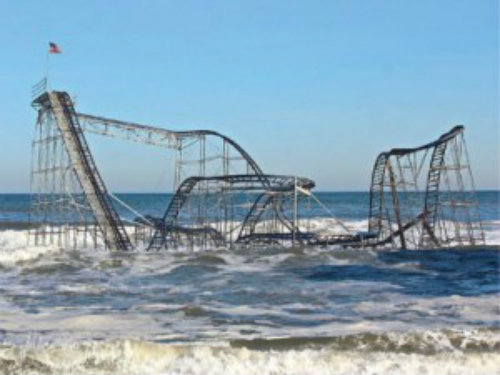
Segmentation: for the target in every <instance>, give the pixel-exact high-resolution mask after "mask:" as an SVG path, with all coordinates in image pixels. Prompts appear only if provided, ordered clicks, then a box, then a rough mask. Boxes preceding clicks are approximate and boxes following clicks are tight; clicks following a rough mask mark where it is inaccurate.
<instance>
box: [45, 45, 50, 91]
mask: <svg viewBox="0 0 500 375" xmlns="http://www.w3.org/2000/svg"><path fill="white" fill-rule="evenodd" d="M49 55H50V53H49V51H47V53H46V55H45V82H46V85H47V89H48V86H49Z"/></svg>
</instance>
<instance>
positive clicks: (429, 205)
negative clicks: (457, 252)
mask: <svg viewBox="0 0 500 375" xmlns="http://www.w3.org/2000/svg"><path fill="white" fill-rule="evenodd" d="M463 131H464V127H463V126H461V125H459V126H455V127H454V128H452V129H451V130H450V131H448V132H447V133H444V134H443V135H441V136H440V137H439V138H438V139H437V140H435V141H433V142H430V143H427V144H425V145H422V146H419V147H415V148H394V149H391V150H390V151H387V152H382V153H380V154H379V156H378V157H377V159H376V161H375V164H374V167H373V171H372V178H371V185H370V214H369V232H370V233H372V234H374V235H377V237H378V241H377V243H376V245H379V244H386V243H388V242H389V241H391V240H393V239H394V238H395V237H397V236H399V238H400V239H401V245H402V246H403V248H404V247H405V238H404V232H405V231H406V230H408V229H409V228H411V227H412V226H414V225H416V224H418V223H419V222H421V221H423V227H424V229H425V232H426V233H427V235H426V238H429V239H430V240H431V241H432V242H433V243H434V244H435V245H438V244H439V241H438V239H437V237H436V236H435V233H434V229H435V224H436V217H437V212H438V207H439V204H440V200H439V189H440V182H441V171H442V169H443V164H444V157H445V153H446V149H447V146H448V144H449V142H450V141H451V140H453V139H454V138H455V137H457V136H458V135H459V134H461V133H462V132H463ZM426 150H432V156H431V159H430V165H429V170H428V175H427V181H426V189H425V198H424V207H423V210H422V212H421V213H420V214H418V215H417V216H416V217H415V219H414V220H411V221H410V222H408V223H406V224H402V223H401V220H400V214H399V204H398V198H397V197H398V192H397V181H395V176H394V172H393V169H392V167H391V163H390V158H391V157H392V156H396V157H402V156H406V155H410V154H415V153H417V152H419V151H426ZM388 183H389V185H390V186H391V194H392V197H393V209H394V211H395V212H394V214H395V215H394V219H395V220H394V221H396V223H395V224H397V227H398V229H397V230H396V231H393V230H392V228H391V226H392V223H391V218H390V214H389V213H386V212H384V211H387V207H386V206H385V202H384V186H387V184H388ZM384 223H385V226H386V227H384ZM384 230H387V231H390V232H392V233H390V234H388V235H387V234H386V237H385V238H381V236H382V235H383V233H382V232H383V231H384ZM396 235H397V236H396Z"/></svg>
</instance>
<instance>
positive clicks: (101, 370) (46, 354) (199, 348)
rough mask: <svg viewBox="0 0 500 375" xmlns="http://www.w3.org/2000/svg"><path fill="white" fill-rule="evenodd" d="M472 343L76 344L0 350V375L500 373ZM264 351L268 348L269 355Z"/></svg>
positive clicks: (491, 357)
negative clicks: (28, 374)
mask: <svg viewBox="0 0 500 375" xmlns="http://www.w3.org/2000/svg"><path fill="white" fill-rule="evenodd" d="M467 335H468V334H467V333H465V336H467ZM478 335H479V336H480V335H481V334H480V333H478V332H471V333H469V336H471V337H469V342H468V344H467V343H465V344H464V345H469V346H472V348H474V346H473V345H472V344H471V343H470V342H471V340H473V337H474V338H475V339H476V340H479V342H476V344H477V345H479V346H481V345H482V346H485V347H488V345H490V346H489V348H490V349H489V350H483V351H482V352H479V351H476V350H474V349H472V350H460V347H459V345H460V344H463V342H464V341H467V339H466V338H460V339H459V342H458V344H457V342H455V343H452V342H450V341H449V340H450V339H452V340H453V338H452V337H451V338H450V337H448V336H447V335H445V334H443V333H439V332H436V333H432V332H429V333H427V334H425V335H420V336H416V337H415V336H412V335H408V334H406V335H402V336H399V335H398V334H397V333H394V334H393V335H392V336H391V337H388V336H384V337H381V338H380V340H382V341H384V340H385V341H387V345H390V346H391V347H392V348H393V350H392V351H391V350H383V349H384V346H383V345H382V346H380V349H381V350H377V345H378V343H375V344H373V343H372V342H371V341H370V340H371V337H366V338H360V340H359V342H358V341H356V340H357V338H356V337H354V338H352V339H349V338H347V340H340V342H339V343H338V344H336V341H335V340H334V341H333V342H332V343H331V344H325V345H320V346H317V345H313V344H311V345H307V344H306V345H305V346H304V345H302V346H299V347H294V344H293V341H294V340H293V339H291V341H290V344H289V345H291V348H288V347H286V346H285V347H281V348H280V347H279V346H278V347H277V348H275V349H273V344H272V342H271V343H266V342H264V343H263V344H264V347H263V348H260V349H259V348H253V349H252V348H248V347H245V345H243V346H241V345H239V346H237V347H234V346H230V345H228V343H226V344H223V345H220V344H219V345H213V344H195V345H172V344H170V345H169V344H156V343H150V342H143V341H132V340H124V341H108V342H82V343H74V344H69V345H64V346H58V345H51V346H35V347H30V346H27V347H12V346H4V347H2V348H0V371H2V372H4V373H38V374H45V373H47V374H48V373H68V374H69V373H70V374H115V375H116V374H124V375H125V374H177V375H182V374H192V375H196V374H205V375H206V374H242V375H243V374H245V375H252V374H256V375H257V374H258V375H265V374H273V375H279V374H303V375H306V374H325V375H327V374H350V375H351V374H359V375H362V374H370V375H375V374H381V375H382V374H383V375H391V374H398V375H405V374H419V375H421V374H433V375H440V374H455V375H459V374H464V375H476V374H477V375H479V374H481V375H483V374H484V375H490V374H495V373H497V371H498V368H500V357H499V356H498V354H497V353H496V352H495V349H496V348H498V334H497V335H496V336H495V337H479V338H478ZM462 336H463V335H462ZM483 336H484V335H483ZM493 336H494V335H493ZM289 340H290V339H289ZM363 340H367V341H363ZM408 340H410V341H408ZM415 340H417V342H415ZM418 340H420V341H418ZM455 340H456V338H455ZM488 340H493V342H491V341H488ZM350 341H352V342H354V343H355V344H354V346H353V347H345V348H344V349H343V348H342V347H341V346H342V345H344V344H345V343H346V342H350ZM375 341H376V339H375ZM268 344H269V345H270V346H271V347H270V348H267V346H269V345H268ZM339 345H340V348H339ZM370 345H372V346H370ZM457 345H458V347H457ZM394 348H395V350H394ZM428 348H432V349H431V351H430V352H426V350H427V349H428ZM372 349H375V350H372ZM413 349H415V350H413ZM436 349H438V350H436Z"/></svg>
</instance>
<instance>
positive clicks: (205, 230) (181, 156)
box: [30, 91, 484, 250]
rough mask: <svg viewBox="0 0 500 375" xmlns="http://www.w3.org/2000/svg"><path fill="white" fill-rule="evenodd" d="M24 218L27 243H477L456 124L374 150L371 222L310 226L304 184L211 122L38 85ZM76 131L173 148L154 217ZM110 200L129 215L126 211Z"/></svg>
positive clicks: (309, 184) (477, 225)
mask: <svg viewBox="0 0 500 375" xmlns="http://www.w3.org/2000/svg"><path fill="white" fill-rule="evenodd" d="M33 106H34V107H35V108H36V109H37V111H38V116H37V122H36V131H35V137H34V140H33V145H32V150H33V155H32V172H31V192H32V194H31V197H32V198H31V210H30V221H31V222H33V223H36V224H37V225H35V226H34V229H33V230H32V237H33V238H34V241H35V243H36V244H49V243H51V244H54V243H55V244H57V245H59V246H64V247H79V246H100V245H104V246H106V247H107V248H109V249H112V250H130V249H133V248H137V247H141V246H142V247H144V248H146V249H148V250H160V249H172V248H177V247H202V248H207V247H221V246H223V247H234V246H254V245H256V244H262V243H265V244H279V245H292V246H293V245H296V244H304V245H327V244H336V245H341V246H346V247H351V246H352V247H398V248H410V247H411V248H430V247H437V246H454V245H477V244H482V243H484V234H483V231H482V227H481V221H480V218H479V208H478V202H477V199H476V196H475V193H474V183H473V180H472V173H471V170H470V165H469V161H468V155H467V149H466V145H465V140H464V137H463V131H464V128H463V127H462V126H458V127H455V128H454V129H452V130H451V131H450V132H448V133H446V134H444V135H442V136H441V137H440V138H439V139H438V140H436V141H434V142H431V143H429V144H426V145H424V146H421V147H417V148H412V149H392V150H391V151H388V152H383V153H381V154H380V155H379V157H378V158H377V160H376V162H375V165H374V169H373V173H372V181H371V187H370V216H369V231H368V232H365V233H353V231H352V230H350V229H349V228H348V226H346V225H345V224H344V223H343V222H342V221H340V220H339V219H338V218H333V221H332V222H331V228H329V229H331V230H330V231H327V232H321V231H318V230H315V229H313V228H312V227H311V223H310V218H311V205H312V204H319V205H320V206H321V207H324V205H323V204H322V203H321V202H320V201H319V200H318V199H317V197H315V195H314V194H313V193H312V192H311V189H312V188H313V187H314V185H315V184H314V182H313V181H312V180H309V179H307V178H299V177H295V176H283V175H269V174H265V173H264V172H263V171H262V169H261V168H260V167H259V165H258V164H257V163H256V161H255V160H254V159H253V158H252V157H251V156H250V154H249V153H248V152H246V151H245V150H244V149H243V148H242V147H241V146H240V145H239V144H238V143H236V142H235V141H234V140H232V139H231V138H229V137H227V136H225V135H222V134H220V133H217V132H214V131H210V130H193V131H172V130H166V129H163V128H160V127H156V126H150V125H142V124H137V123H132V122H126V121H120V120H114V119H110V118H105V117H100V116H94V115H89V114H83V113H79V112H76V110H75V108H74V105H73V102H72V100H71V97H70V96H69V95H68V94H67V93H65V92H57V91H51V92H44V93H41V94H39V95H38V94H37V98H36V99H35V100H34V101H33ZM85 133H92V134H99V135H103V136H107V137H114V138H119V139H124V140H128V141H133V142H139V143H142V144H146V145H149V146H155V147H162V148H165V149H168V150H171V151H173V152H174V153H175V155H176V158H175V160H176V162H175V167H174V179H173V181H174V191H175V194H174V195H173V197H172V199H171V201H170V203H169V205H168V207H167V208H166V210H165V212H164V215H163V216H162V217H151V216H147V215H142V214H141V213H140V212H138V211H137V210H136V209H134V208H132V207H130V206H128V205H127V204H125V203H124V202H122V201H121V200H119V199H118V198H117V197H115V196H114V195H113V194H112V193H111V192H109V191H108V189H107V188H106V185H105V183H104V180H103V179H102V178H101V175H100V173H99V171H98V168H97V166H96V163H95V161H94V158H93V156H92V154H91V152H90V149H89V146H88V144H87V141H86V138H85ZM116 205H121V206H123V207H125V208H126V209H128V210H129V211H131V212H133V213H134V215H135V216H136V218H135V220H133V221H130V220H128V221H127V220H125V219H123V218H122V217H120V215H119V214H118V212H119V211H118V210H117V207H116Z"/></svg>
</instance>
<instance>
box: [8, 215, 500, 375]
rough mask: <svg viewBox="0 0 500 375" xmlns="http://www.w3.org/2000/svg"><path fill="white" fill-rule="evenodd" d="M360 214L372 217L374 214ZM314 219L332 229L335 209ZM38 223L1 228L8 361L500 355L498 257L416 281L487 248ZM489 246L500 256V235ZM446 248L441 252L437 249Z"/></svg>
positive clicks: (168, 367)
mask: <svg viewBox="0 0 500 375" xmlns="http://www.w3.org/2000/svg"><path fill="white" fill-rule="evenodd" d="M348 224H349V226H350V227H351V228H354V229H356V230H365V228H366V225H367V222H366V220H357V221H351V222H348ZM313 225H314V226H315V227H316V228H318V229H326V228H328V226H329V225H331V220H330V219H315V220H313ZM485 233H486V239H487V243H488V245H492V246H499V245H500V221H498V220H494V221H488V222H485ZM27 237H28V231H27V230H16V231H14V230H4V231H0V269H2V274H1V275H0V290H1V294H0V329H1V330H0V342H1V343H2V346H0V373H13V374H17V373H19V374H24V373H26V374H27V373H42V374H43V373H47V374H48V373H71V374H84V373H85V374H89V373H95V374H144V373H154V374H221V373H230V374H402V375H403V374H494V373H495V371H497V369H498V368H500V356H498V351H499V350H500V333H499V331H498V327H499V326H500V303H499V300H498V291H497V289H495V288H498V287H497V286H495V287H492V285H493V284H494V283H495V280H496V279H495V278H492V277H491V275H489V274H488V275H487V276H485V275H483V274H481V272H487V271H488V269H486V268H481V269H477V274H475V273H470V274H466V275H465V274H464V275H465V276H466V277H465V276H464V275H461V277H462V276H464V277H465V278H464V279H463V281H462V283H458V284H457V287H456V289H453V288H451V291H450V289H443V290H441V291H438V292H436V293H435V294H432V293H427V294H426V293H424V292H422V293H420V290H418V288H415V287H414V286H412V285H408V284H405V282H404V281H405V280H406V278H408V277H412V278H413V279H412V280H415V281H417V282H418V281H419V280H426V281H425V282H426V283H429V284H432V283H435V285H430V286H429V284H423V286H424V287H432V288H434V287H436V288H437V287H439V286H443V285H444V286H448V284H446V283H449V282H450V280H449V278H446V277H444V276H446V275H447V272H452V271H453V269H452V267H449V264H448V263H449V262H460V261H461V259H465V258H463V257H462V255H463V256H464V257H465V256H468V257H470V258H471V259H472V261H474V262H479V261H481V257H480V256H476V258H473V256H474V255H473V254H474V252H475V250H470V251H468V250H465V251H463V252H462V253H460V254H458V255H457V254H455V253H453V254H455V255H453V254H452V255H453V256H455V258H453V259H452V258H450V256H452V255H450V252H446V251H444V252H442V253H440V252H439V251H436V252H433V253H430V254H427V253H425V254H420V255H419V254H417V253H418V252H414V251H410V252H407V253H405V254H399V253H398V252H378V251H373V250H362V249H359V250H342V249H338V248H337V249H335V248H333V249H332V248H319V247H318V248H316V247H309V248H300V249H291V250H283V249H275V248H267V249H256V250H252V251H244V250H242V251H227V250H222V249H215V250H209V251H207V252H203V251H197V250H196V249H195V250H193V249H179V250H178V251H177V252H175V253H162V252H159V253H145V252H140V251H139V252H134V253H131V254H112V253H109V252H106V251H103V250H102V249H90V248H88V249H79V250H78V251H64V250H61V249H59V248H58V247H57V246H37V247H35V246H32V245H28V244H27V243H28V238H27ZM495 249H496V250H495ZM482 251H483V252H485V254H486V253H487V252H489V253H487V255H488V257H489V259H486V260H484V261H485V262H488V261H489V262H490V263H491V264H490V265H489V267H495V262H497V263H498V261H497V257H495V252H496V254H497V256H498V249H497V248H493V249H489V250H488V249H486V250H484V249H483V250H482ZM414 254H417V255H414ZM432 254H436V255H435V256H436V259H435V260H434V261H433V262H434V263H432V262H431V263H426V262H425V261H426V259H428V258H429V257H430V256H431V255H432ZM471 254H472V255H471ZM481 254H482V253H481ZM398 256H400V257H399V258H397V257H398ZM391 257H396V258H391ZM467 259H469V258H467ZM457 264H458V263H457ZM446 266H448V268H446ZM443 267H444V268H443ZM450 268H451V269H450ZM473 271H474V270H473ZM474 272H475V271H474ZM488 272H489V271H488ZM366 273H370V277H366ZM339 275H345V276H342V277H339ZM443 277H444V278H443ZM476 280H479V281H481V282H484V283H485V284H488V285H487V288H485V287H484V285H482V284H481V282H477V283H475V282H476ZM476 284H477V285H476ZM450 285H451V286H452V287H453V286H454V285H455V284H450ZM488 288H489V289H488ZM434 291H435V290H434Z"/></svg>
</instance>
